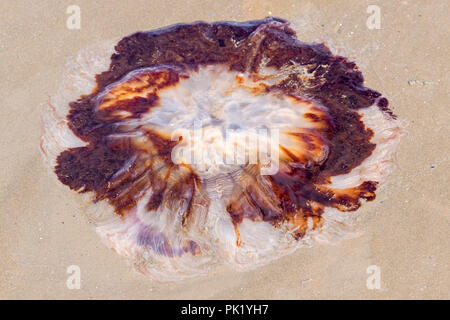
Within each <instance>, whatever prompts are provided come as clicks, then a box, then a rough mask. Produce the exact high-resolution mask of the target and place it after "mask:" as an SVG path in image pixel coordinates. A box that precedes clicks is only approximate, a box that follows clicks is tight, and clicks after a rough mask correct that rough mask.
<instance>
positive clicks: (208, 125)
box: [134, 65, 326, 176]
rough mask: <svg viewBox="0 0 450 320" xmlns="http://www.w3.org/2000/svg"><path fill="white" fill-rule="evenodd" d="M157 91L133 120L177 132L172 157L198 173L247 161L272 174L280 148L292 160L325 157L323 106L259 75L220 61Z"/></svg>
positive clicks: (228, 168)
mask: <svg viewBox="0 0 450 320" xmlns="http://www.w3.org/2000/svg"><path fill="white" fill-rule="evenodd" d="M267 78H269V79H267ZM266 81H270V77H266ZM268 83H269V82H267V84H268ZM157 94H158V96H159V98H160V99H159V102H158V104H157V106H155V107H152V108H150V110H149V111H148V112H146V113H145V114H144V115H143V116H142V117H141V118H140V119H137V120H136V119H135V120H134V121H137V122H139V124H140V125H144V126H145V127H147V128H149V129H152V130H156V131H158V132H160V133H163V134H164V135H165V136H166V137H170V138H171V139H172V140H174V141H178V140H179V137H182V139H181V142H180V143H178V144H177V145H176V147H175V148H174V149H173V150H172V161H173V162H174V163H177V164H182V163H184V164H189V165H191V166H192V167H193V168H194V170H195V171H196V172H197V173H199V174H200V175H202V176H211V175H216V174H219V173H225V172H230V171H233V170H235V169H236V168H237V167H241V166H243V165H247V164H259V165H260V166H261V169H262V170H263V171H262V172H261V173H262V174H274V173H276V171H277V169H278V163H279V158H280V157H281V158H283V155H285V153H286V152H288V153H289V154H290V155H291V156H292V155H298V158H296V159H297V161H298V159H303V160H305V161H321V160H323V159H324V158H325V157H326V150H325V149H326V146H325V145H324V143H323V141H319V140H320V134H319V133H318V132H316V130H317V129H321V128H323V126H324V125H325V122H324V121H321V120H320V119H325V118H326V112H325V111H324V108H322V107H320V106H318V105H317V104H316V103H313V102H310V101H307V100H304V99H301V98H299V97H293V96H287V95H284V94H282V93H281V92H276V91H273V92H267V91H266V90H265V83H264V80H256V79H254V78H252V77H251V76H249V75H248V74H242V73H238V72H233V71H229V70H227V68H226V67H225V66H223V65H213V66H207V67H201V68H199V70H198V71H191V72H189V77H187V78H182V77H181V78H180V80H179V82H178V83H177V84H175V85H172V86H168V87H164V88H162V89H160V90H158V93H157ZM305 115H306V116H305ZM308 115H309V116H311V115H313V117H314V119H315V121H312V120H311V117H307V116H308ZM317 119H319V120H317ZM305 136H309V137H307V138H305ZM305 140H306V142H305ZM316 140H317V141H316ZM305 143H306V144H307V145H305ZM311 143H312V144H313V146H315V147H317V148H316V149H317V150H313V149H314V148H311ZM314 143H316V144H317V145H314ZM308 144H309V145H308ZM280 146H281V148H280ZM286 150H288V151H286ZM285 156H286V155H285ZM291 160H293V159H291ZM293 161H294V162H295V161H296V160H293Z"/></svg>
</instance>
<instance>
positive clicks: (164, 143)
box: [55, 18, 394, 238]
mask: <svg viewBox="0 0 450 320" xmlns="http://www.w3.org/2000/svg"><path fill="white" fill-rule="evenodd" d="M115 50H116V52H115V53H114V54H113V55H112V56H111V65H110V67H109V70H107V71H105V72H103V73H101V74H99V75H97V76H96V80H97V87H96V88H95V90H94V91H93V92H92V93H91V94H88V95H85V96H82V97H81V98H80V99H78V100H77V101H74V102H72V103H70V112H69V115H68V120H69V126H70V128H71V129H72V130H73V132H74V133H75V134H76V135H77V136H78V137H80V138H81V139H83V140H84V141H86V142H88V143H89V144H88V146H86V147H82V148H73V149H69V150H67V151H64V152H62V153H61V154H60V155H59V157H58V158H57V166H56V168H55V172H56V174H57V175H58V177H59V179H60V180H61V182H62V183H64V184H66V185H68V186H69V187H70V188H72V189H74V190H77V191H80V192H85V191H94V192H95V194H96V198H97V199H98V200H100V199H107V200H108V201H109V202H110V203H111V204H112V205H113V206H114V207H115V208H116V212H117V213H119V214H126V210H127V208H129V207H131V206H133V205H135V204H136V201H138V200H139V199H140V198H141V197H142V196H143V194H145V191H146V190H148V189H149V188H150V187H153V188H154V189H155V190H156V191H155V192H154V195H153V196H152V197H151V199H150V200H149V202H148V203H147V209H148V210H156V209H157V208H158V207H160V206H163V205H164V206H169V207H170V206H171V205H176V203H178V202H180V201H181V202H183V201H184V202H186V201H187V202H188V203H189V204H188V205H187V209H186V212H185V217H186V219H187V218H188V217H189V215H190V214H191V211H192V203H193V202H196V201H197V202H198V203H202V204H203V205H206V206H207V205H208V200H205V198H204V194H203V192H202V188H203V186H202V182H201V179H200V178H199V177H198V176H197V175H196V174H195V172H193V170H192V168H191V167H189V166H181V167H180V166H178V165H175V164H173V163H171V161H170V153H171V150H172V148H173V147H174V146H175V145H176V143H177V142H173V141H171V140H170V139H169V138H168V137H166V136H164V135H163V134H161V133H158V132H152V131H147V132H148V134H147V138H148V139H146V140H145V141H140V140H139V139H135V138H131V137H128V138H124V137H122V138H117V140H116V141H113V142H112V141H110V140H111V139H109V138H106V137H112V136H114V135H115V134H117V135H120V134H121V133H123V132H126V130H127V129H126V127H125V126H124V125H123V124H121V123H120V121H119V120H123V119H125V118H139V117H141V115H142V114H143V113H145V112H151V108H156V107H158V103H159V96H158V91H159V90H163V89H164V88H167V87H169V86H176V85H177V83H178V82H179V81H180V78H186V77H188V74H189V71H190V70H198V68H199V67H201V66H206V65H211V64H224V65H227V66H228V67H229V70H230V71H238V72H247V73H248V72H249V73H250V74H251V75H252V76H253V77H255V78H258V72H259V71H261V69H262V68H263V67H264V68H275V69H279V70H284V71H283V74H284V78H282V79H280V81H278V82H276V83H275V84H272V85H264V86H263V87H258V90H259V89H261V88H263V89H264V92H265V93H270V92H273V93H275V92H281V93H283V94H284V95H286V96H290V97H297V99H299V100H301V101H312V102H316V103H318V104H321V105H323V106H325V107H326V109H327V111H326V115H325V113H324V111H321V113H319V112H317V113H316V112H314V113H307V114H305V115H304V118H305V119H306V120H308V121H311V122H314V123H317V122H323V123H324V125H323V130H322V134H323V137H324V139H326V145H327V146H328V148H329V150H328V152H329V153H328V156H327V158H326V160H325V161H324V162H320V163H314V162H312V163H308V162H305V161H304V159H303V162H305V163H306V164H305V163H296V161H297V162H298V161H301V160H300V159H295V154H293V153H292V152H291V153H289V150H287V151H286V150H284V151H285V154H287V155H289V154H290V156H292V159H290V161H282V163H280V170H279V172H278V173H277V174H275V175H273V176H261V175H259V174H255V173H254V170H255V168H252V167H251V166H248V167H247V168H246V169H245V170H244V173H243V175H242V177H241V179H240V180H239V181H238V183H237V184H236V186H235V189H234V190H233V195H232V197H231V199H230V202H229V203H228V206H227V211H228V213H229V214H230V217H231V219H232V221H233V222H234V225H235V228H236V226H237V225H239V223H240V222H242V220H243V219H244V218H249V219H252V220H262V221H269V222H271V223H272V224H273V225H275V226H280V225H281V224H282V223H283V222H287V223H288V224H290V225H291V226H292V227H293V228H294V229H295V230H296V231H295V235H296V237H297V238H300V237H302V236H303V235H304V232H305V231H306V229H307V220H308V218H311V219H312V223H313V225H314V226H315V227H316V226H320V225H321V224H322V223H323V221H322V220H323V219H322V218H321V215H322V213H323V212H324V209H325V207H333V208H337V209H339V210H341V211H349V210H356V209H357V208H358V207H359V206H360V199H366V200H372V199H374V198H375V193H374V191H375V189H376V182H371V181H366V182H364V183H363V184H361V185H360V186H358V187H356V188H351V189H348V190H333V189H329V188H325V187H323V185H324V184H325V183H327V182H329V181H330V178H331V177H332V176H335V175H340V174H345V173H348V172H350V171H351V170H352V169H353V168H355V167H357V166H358V165H360V164H361V162H362V161H363V160H364V159H366V158H367V157H368V156H369V155H370V154H371V153H372V151H373V150H374V148H375V145H374V144H372V143H370V139H371V137H372V135H373V132H372V131H371V130H370V129H366V128H365V126H364V124H363V123H362V121H361V117H360V115H359V114H358V113H357V112H356V111H357V110H358V109H360V108H366V107H369V106H371V105H373V104H374V103H377V105H378V106H379V108H380V109H381V110H382V111H384V112H385V114H389V115H391V116H392V117H394V115H393V114H392V112H391V111H390V110H389V108H388V101H387V99H386V98H382V97H381V94H380V93H378V92H376V91H374V90H371V89H368V88H366V87H364V86H363V81H364V80H363V76H362V74H361V72H360V71H359V70H358V68H357V66H356V65H355V64H354V63H353V62H350V61H348V60H347V59H346V58H344V57H340V56H334V55H332V53H331V52H330V50H329V49H328V48H327V47H326V46H325V45H324V44H306V43H303V42H301V41H299V40H297V39H296V35H295V32H294V31H293V30H292V29H291V28H290V27H289V24H288V23H287V21H285V20H283V19H279V18H266V19H263V20H255V21H249V22H245V23H235V22H216V23H205V22H195V23H191V24H179V25H174V26H170V27H167V28H163V29H159V30H156V31H149V32H137V33H135V34H132V35H130V36H127V37H125V38H123V39H122V40H121V41H120V42H119V43H118V44H117V45H116V47H115ZM298 66H301V67H303V68H306V70H307V72H308V73H309V74H310V75H312V76H311V77H308V78H305V77H304V76H303V75H301V74H300V73H299V72H297V71H296V68H297V67H298ZM151 67H154V68H156V69H155V70H156V71H148V72H147V71H146V73H145V72H144V73H143V74H142V75H140V74H139V73H138V74H137V76H135V77H134V78H133V79H132V80H133V81H131V82H128V83H126V82H125V84H124V83H122V82H120V81H122V80H123V79H124V77H126V76H127V75H129V74H130V72H133V71H135V70H136V69H142V68H151ZM158 68H159V69H158ZM148 70H150V69H148ZM141 76H142V77H141ZM260 78H261V79H263V78H264V77H263V76H260ZM117 83H119V85H118V87H117V88H116V89H117V90H109V89H111V86H113V88H114V85H117ZM121 83H122V86H121ZM123 85H125V87H123ZM121 90H122V91H121ZM103 92H107V93H106V94H105V95H104V96H102V95H103ZM258 94H261V90H259V91H258ZM263 94H264V93H263ZM99 98H100V99H101V98H103V99H104V100H103V102H100V107H99V102H98V101H99ZM102 103H104V105H103V108H101V106H102ZM149 110H150V111H149ZM316 111H317V110H316ZM298 139H300V140H302V141H303V142H304V143H305V144H306V145H310V146H311V148H312V149H314V148H315V146H314V144H313V143H311V139H310V138H309V137H307V136H304V135H303V136H302V135H300V136H298ZM124 168H126V170H124ZM174 177H176V179H177V181H178V184H177V185H174V184H173V183H172V184H171V183H169V181H171V180H173V178H174ZM171 178H172V179H171ZM181 202H180V203H181ZM171 203H172V204H171ZM186 219H183V223H184V224H185V223H186V222H185V221H186ZM236 231H237V234H238V230H237V228H236Z"/></svg>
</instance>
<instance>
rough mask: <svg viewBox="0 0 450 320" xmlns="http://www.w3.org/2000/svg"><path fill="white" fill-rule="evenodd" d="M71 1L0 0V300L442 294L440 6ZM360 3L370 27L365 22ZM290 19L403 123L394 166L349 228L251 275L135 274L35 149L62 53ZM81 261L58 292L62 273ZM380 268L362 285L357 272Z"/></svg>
mask: <svg viewBox="0 0 450 320" xmlns="http://www.w3.org/2000/svg"><path fill="white" fill-rule="evenodd" d="M76 2H77V4H78V5H79V6H80V8H81V29H79V30H70V29H68V28H67V27H66V19H67V17H68V16H69V15H68V14H66V9H67V7H68V6H69V5H71V4H73V3H72V1H57V2H56V1H38V2H36V1H2V2H1V3H0V15H1V19H0V61H1V65H0V68H1V69H0V70H1V74H2V77H1V79H0V88H1V89H0V90H1V91H2V93H1V95H0V100H1V103H0V105H1V106H2V112H1V114H0V123H1V128H2V131H1V132H2V135H1V139H0V150H1V151H2V153H1V156H0V169H1V175H0V186H1V187H0V197H1V201H0V251H1V259H0V298H2V299H6V298H13V299H31V298H39V299H55V298H61V299H81V298H87V299H181V298H183V299H206V298H210V299H307V298H311V299H319V298H322V299H352V298H356V299H371V298H374V299H395V298H405V299H419V298H427V299H429V298H440V299H442V298H445V299H448V298H450V294H449V292H450V269H449V240H450V239H449V234H450V233H449V226H450V224H449V214H450V210H449V199H450V192H449V190H450V188H449V186H450V183H449V181H450V174H449V172H450V162H449V160H450V159H449V150H450V139H449V137H450V127H449V122H450V107H449V105H448V103H449V99H448V95H449V74H450V73H449V67H448V57H449V54H450V51H449V49H450V43H449V42H448V39H449V27H448V15H449V14H450V10H449V5H448V2H447V1H445V0H442V1H431V0H430V1H368V2H366V1H358V0H351V1H350V0H348V1H299V0H295V1H269V0H263V1H234V0H230V1H226V2H221V1H197V0H193V1H189V5H186V4H185V2H183V1H165V0H152V1H130V2H129V3H128V2H126V1H122V0H114V1H107V2H105V1H90V0H79V1H76ZM369 4H376V5H378V6H379V7H380V9H381V29H379V30H378V29H374V30H370V29H369V28H368V27H367V26H366V20H367V18H368V16H369V14H368V13H367V12H366V10H367V6H368V5H369ZM268 15H273V16H278V17H282V18H285V19H288V20H290V21H292V22H293V23H294V27H295V29H296V30H297V31H298V38H299V39H301V40H303V41H307V42H309V41H325V42H326V43H329V44H331V45H332V46H333V47H334V48H336V50H339V52H341V53H342V54H344V55H346V56H349V57H351V58H352V59H353V60H355V61H356V62H357V63H358V65H359V66H360V69H361V70H362V72H363V74H364V76H365V79H366V84H367V86H369V87H370V88H374V89H377V90H379V91H381V92H383V93H384V94H385V95H386V96H387V97H388V98H389V100H390V103H391V106H392V107H393V109H394V112H395V113H396V114H397V115H398V116H399V117H401V118H403V119H406V120H407V121H408V123H409V126H408V132H409V134H408V135H407V136H405V137H403V139H402V142H401V144H400V147H399V150H398V154H397V157H396V162H397V164H398V169H397V170H396V171H395V173H394V174H393V175H392V176H391V178H390V180H389V182H388V183H387V184H386V185H385V186H383V187H382V188H381V189H380V190H379V191H378V193H377V199H376V200H375V201H374V202H370V203H367V204H365V205H364V206H363V207H362V208H361V210H359V211H358V215H359V217H360V219H359V221H358V228H359V229H360V230H361V231H362V235H361V236H359V237H357V238H354V239H348V240H343V241H341V242H339V243H337V244H336V245H314V246H312V247H310V248H304V249H300V250H298V251H296V252H295V253H294V254H292V255H290V256H286V257H284V258H282V259H280V260H277V261H275V262H272V263H270V264H269V265H267V266H265V267H262V268H260V269H257V270H256V271H251V272H243V273H240V272H235V271H232V270H230V269H228V268H226V267H223V268H219V269H217V270H215V271H214V272H212V273H211V274H210V275H208V276H206V277H202V278H197V279H193V280H188V281H183V282H180V283H174V284H161V283H156V282H153V281H151V280H148V279H146V278H145V277H143V276H142V275H140V274H138V273H136V272H135V271H133V270H132V269H130V268H129V267H128V266H127V265H126V263H125V261H124V260H123V259H122V258H121V257H120V256H118V255H117V254H115V253H114V252H113V251H111V250H109V249H108V248H106V247H105V246H104V245H103V244H102V243H101V242H100V240H99V238H98V237H97V235H96V234H95V232H94V230H93V228H92V226H91V225H90V224H89V223H88V221H87V220H86V219H85V217H84V216H83V211H82V208H81V207H80V201H79V199H78V198H77V197H75V196H74V194H73V193H72V192H70V191H68V190H67V188H65V187H64V186H62V185H59V184H57V183H56V182H55V178H54V177H53V176H52V175H50V174H49V173H48V171H47V169H46V167H45V166H44V164H43V163H42V160H41V156H40V153H39V138H40V135H41V128H40V120H39V114H40V110H41V109H42V108H41V104H42V103H45V101H46V100H47V99H48V95H51V94H52V93H54V92H55V91H56V90H57V86H58V82H59V80H60V76H61V71H62V69H63V65H64V62H65V61H66V59H67V58H68V57H70V56H71V55H73V54H75V53H76V52H77V51H78V50H80V49H81V48H83V47H86V46H88V45H90V44H93V43H96V42H99V41H102V40H105V39H111V38H116V37H121V36H124V35H127V34H129V33H132V32H135V31H138V30H150V29H153V28H157V27H162V26H166V25H170V24H172V23H178V22H190V21H195V20H205V21H216V20H236V21H244V20H248V19H257V18H263V17H265V16H268ZM70 265H77V266H79V267H80V270H81V288H80V289H79V290H77V289H75V290H69V289H68V288H67V286H66V280H67V277H68V276H69V275H68V274H67V273H66V271H67V268H68V267H69V266H70ZM371 265H376V266H378V267H379V270H380V277H381V286H380V288H379V289H372V290H371V289H369V288H368V287H367V285H366V281H367V278H368V277H369V274H367V268H368V267H369V266H371Z"/></svg>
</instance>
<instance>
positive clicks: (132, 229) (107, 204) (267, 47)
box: [41, 18, 403, 281]
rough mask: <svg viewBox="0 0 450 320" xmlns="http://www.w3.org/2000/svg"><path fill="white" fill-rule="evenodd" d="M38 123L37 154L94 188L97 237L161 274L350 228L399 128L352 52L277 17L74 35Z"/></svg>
mask: <svg viewBox="0 0 450 320" xmlns="http://www.w3.org/2000/svg"><path fill="white" fill-rule="evenodd" d="M43 125H44V134H43V137H42V140H41V150H42V153H43V155H44V158H45V160H46V162H47V163H48V165H49V166H50V167H51V169H52V171H54V173H56V176H57V177H58V179H59V181H60V182H61V183H63V184H64V185H66V186H68V187H70V189H72V190H73V191H76V192H78V193H82V194H85V195H86V196H88V197H89V201H90V203H91V205H90V206H89V207H88V208H86V211H87V212H88V216H89V218H90V219H91V221H92V222H93V223H94V225H95V228H96V231H97V233H98V234H99V235H100V237H101V238H102V240H103V241H104V242H105V243H106V244H107V245H108V246H110V247H111V248H113V249H114V250H115V251H117V252H118V253H119V254H121V255H123V256H126V257H127V259H128V260H129V261H130V262H131V263H132V264H133V265H134V266H135V268H136V269H137V270H139V271H141V272H142V273H144V274H146V275H148V276H150V277H151V278H153V279H156V280H159V281H173V280H179V279H184V278H187V277H192V276H196V275H199V274H203V273H206V272H207V271H208V270H209V269H210V267H211V266H213V265H214V264H217V263H227V264H229V265H230V266H232V267H234V268H236V269H241V270H245V269H249V268H255V267H257V266H260V265H262V264H265V263H267V262H269V261H271V260H273V259H277V258H279V257H280V256H282V255H285V254H287V253H290V252H292V251H293V250H295V249H296V248H298V247H299V246H301V245H304V244H305V243H311V242H312V241H335V239H338V238H340V237H342V236H345V234H346V233H347V229H346V228H347V227H348V225H349V223H350V222H351V220H352V217H353V216H354V215H355V213H353V211H355V210H357V209H358V208H359V207H360V205H361V200H362V199H364V200H367V201H371V200H373V199H375V190H376V189H377V188H378V187H379V185H380V184H381V183H383V182H384V181H385V179H386V178H387V176H388V175H389V174H390V173H391V172H392V169H393V162H392V160H391V157H392V154H393V152H394V151H395V150H396V147H397V144H398V142H399V139H400V136H401V135H402V133H403V128H402V123H401V122H400V121H399V120H398V119H397V118H396V116H395V115H394V114H393V113H392V112H391V110H390V109H389V106H388V100H387V99H386V98H384V97H383V96H382V95H381V94H380V93H378V92H377V91H374V90H371V89H369V88H366V87H364V85H363V77H362V75H361V72H360V71H358V68H357V66H356V65H355V64H354V63H353V62H351V61H348V60H347V59H346V58H344V57H341V56H335V55H333V54H332V53H331V52H330V50H329V49H328V48H327V47H326V46H325V45H324V44H307V43H303V42H301V41H299V40H297V38H296V34H295V32H294V31H293V30H292V29H291V27H290V26H289V23H288V22H287V21H285V20H282V19H278V18H266V19H264V20H257V21H249V22H245V23H234V22H233V23H231V22H216V23H205V22H195V23H191V24H178V25H174V26H170V27H167V28H163V29H159V30H156V31H149V32H137V33H135V34H132V35H130V36H127V37H125V38H123V39H121V40H120V41H119V42H118V43H117V44H115V46H113V45H109V44H105V45H99V46H97V47H91V48H88V49H85V50H82V51H81V52H80V53H79V54H78V55H77V56H76V57H75V58H74V59H72V60H71V61H69V62H68V64H67V66H66V69H65V71H64V75H63V79H62V83H61V86H60V89H59V91H58V92H57V93H56V94H55V95H54V96H53V97H51V99H50V102H49V107H48V110H47V111H46V112H45V113H44V115H43ZM274 138H276V139H274Z"/></svg>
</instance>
